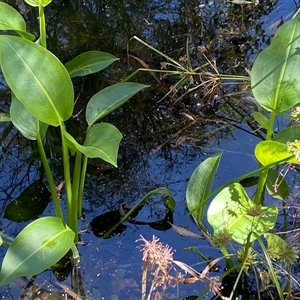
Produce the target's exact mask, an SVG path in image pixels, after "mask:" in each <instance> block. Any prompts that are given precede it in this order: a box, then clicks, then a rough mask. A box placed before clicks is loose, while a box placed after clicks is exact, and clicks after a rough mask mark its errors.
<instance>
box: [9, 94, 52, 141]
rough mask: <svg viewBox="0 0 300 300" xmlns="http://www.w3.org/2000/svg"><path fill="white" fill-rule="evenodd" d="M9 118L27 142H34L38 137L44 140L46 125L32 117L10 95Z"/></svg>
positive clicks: (13, 96)
mask: <svg viewBox="0 0 300 300" xmlns="http://www.w3.org/2000/svg"><path fill="white" fill-rule="evenodd" d="M10 117H11V121H12V122H13V124H14V126H16V128H18V130H19V131H20V132H21V133H22V134H23V135H24V136H25V137H26V138H27V139H29V140H36V139H37V137H38V135H40V137H41V138H44V137H45V135H46V132H47V128H48V125H47V124H45V123H43V122H41V121H39V120H38V119H37V118H36V117H34V116H33V115H32V114H31V113H30V112H29V111H28V110H27V108H26V107H25V106H24V105H23V104H22V103H21V102H20V101H19V100H18V99H17V98H16V97H15V95H14V94H13V93H12V95H11V105H10Z"/></svg>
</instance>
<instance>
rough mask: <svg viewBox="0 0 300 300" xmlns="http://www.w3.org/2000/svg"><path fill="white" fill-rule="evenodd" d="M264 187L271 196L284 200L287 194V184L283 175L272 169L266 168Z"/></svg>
mask: <svg viewBox="0 0 300 300" xmlns="http://www.w3.org/2000/svg"><path fill="white" fill-rule="evenodd" d="M266 188H267V191H268V193H269V195H271V196H272V197H274V198H276V199H279V200H282V201H285V199H286V197H287V196H288V195H289V193H290V191H289V186H288V183H287V182H286V180H285V179H284V177H283V176H282V175H281V174H279V173H278V172H277V171H275V170H273V169H269V170H268V177H267V182H266Z"/></svg>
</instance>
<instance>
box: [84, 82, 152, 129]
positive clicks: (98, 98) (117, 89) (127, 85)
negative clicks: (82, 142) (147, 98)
mask: <svg viewBox="0 0 300 300" xmlns="http://www.w3.org/2000/svg"><path fill="white" fill-rule="evenodd" d="M146 87H148V86H147V85H144V84H140V83H136V82H122V83H117V84H114V85H111V86H109V87H107V88H105V89H103V90H101V91H99V92H98V93H97V94H95V95H94V96H93V97H92V98H91V99H90V101H89V103H88V104H87V107H86V114H85V117H86V120H87V122H88V124H89V125H90V126H91V125H92V124H94V123H95V122H96V121H98V120H100V119H101V118H103V117H105V116H106V115H108V114H109V113H111V112H112V111H114V110H115V109H116V108H118V107H119V106H121V105H122V104H124V103H125V102H126V101H127V100H129V99H130V98H131V97H132V96H134V95H135V94H136V93H138V92H139V91H141V90H142V89H144V88H146Z"/></svg>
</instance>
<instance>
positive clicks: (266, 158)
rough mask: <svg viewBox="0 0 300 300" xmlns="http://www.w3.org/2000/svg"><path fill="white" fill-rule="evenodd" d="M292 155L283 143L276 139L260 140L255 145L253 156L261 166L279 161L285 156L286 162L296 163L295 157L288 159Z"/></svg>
mask: <svg viewBox="0 0 300 300" xmlns="http://www.w3.org/2000/svg"><path fill="white" fill-rule="evenodd" d="M292 155H293V154H292V153H291V152H289V151H288V150H287V147H286V145H285V144H283V143H280V142H276V141H262V142H260V143H258V144H257V145H256V147H255V156H256V158H257V159H258V161H259V162H260V163H261V164H262V165H263V166H266V165H269V164H273V163H276V162H279V161H281V160H283V159H285V158H286V162H287V163H288V162H289V163H298V161H297V159H296V157H292V158H290V159H289V157H291V156H292Z"/></svg>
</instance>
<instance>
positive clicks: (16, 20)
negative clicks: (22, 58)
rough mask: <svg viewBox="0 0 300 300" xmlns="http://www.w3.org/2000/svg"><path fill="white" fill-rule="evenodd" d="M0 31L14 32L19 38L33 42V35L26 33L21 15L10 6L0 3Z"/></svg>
mask: <svg viewBox="0 0 300 300" xmlns="http://www.w3.org/2000/svg"><path fill="white" fill-rule="evenodd" d="M0 30H14V31H16V32H17V33H18V34H19V35H20V36H22V37H25V38H27V39H29V40H34V38H35V37H34V35H32V34H30V33H28V32H26V23H25V20H24V19H23V17H22V15H21V14H20V13H19V12H18V11H17V10H15V9H14V8H13V7H11V6H10V5H8V4H6V3H4V2H0Z"/></svg>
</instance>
